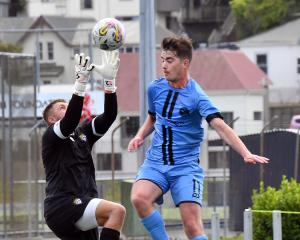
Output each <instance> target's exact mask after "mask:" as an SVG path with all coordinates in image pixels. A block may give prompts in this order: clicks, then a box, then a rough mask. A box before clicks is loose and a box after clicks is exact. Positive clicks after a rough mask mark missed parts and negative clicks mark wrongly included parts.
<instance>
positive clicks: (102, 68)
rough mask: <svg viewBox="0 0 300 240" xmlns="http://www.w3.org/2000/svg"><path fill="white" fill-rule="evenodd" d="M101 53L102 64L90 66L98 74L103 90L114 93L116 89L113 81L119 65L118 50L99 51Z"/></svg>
mask: <svg viewBox="0 0 300 240" xmlns="http://www.w3.org/2000/svg"><path fill="white" fill-rule="evenodd" d="M101 53H102V54H101V55H102V61H101V63H102V64H101V65H95V64H91V66H94V67H95V71H96V72H98V73H99V74H100V75H101V77H102V78H103V86H104V90H105V91H109V92H115V91H116V89H117V87H116V80H115V79H116V76H117V73H118V69H119V65H120V58H119V50H114V51H101Z"/></svg>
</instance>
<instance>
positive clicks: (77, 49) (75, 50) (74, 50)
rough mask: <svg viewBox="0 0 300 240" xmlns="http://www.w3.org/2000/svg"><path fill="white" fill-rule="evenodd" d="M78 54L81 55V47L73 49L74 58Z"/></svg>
mask: <svg viewBox="0 0 300 240" xmlns="http://www.w3.org/2000/svg"><path fill="white" fill-rule="evenodd" d="M76 54H80V48H79V47H75V48H73V56H75V55H76Z"/></svg>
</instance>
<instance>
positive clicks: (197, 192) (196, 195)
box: [193, 179, 201, 198]
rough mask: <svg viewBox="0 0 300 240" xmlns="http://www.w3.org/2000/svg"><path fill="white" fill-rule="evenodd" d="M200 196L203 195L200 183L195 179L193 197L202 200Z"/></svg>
mask: <svg viewBox="0 0 300 240" xmlns="http://www.w3.org/2000/svg"><path fill="white" fill-rule="evenodd" d="M200 194H201V185H200V182H199V181H198V180H196V179H193V197H194V198H200Z"/></svg>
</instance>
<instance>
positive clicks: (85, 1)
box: [81, 0, 93, 9]
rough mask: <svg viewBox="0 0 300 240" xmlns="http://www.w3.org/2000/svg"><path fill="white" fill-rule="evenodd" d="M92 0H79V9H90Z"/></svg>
mask: <svg viewBox="0 0 300 240" xmlns="http://www.w3.org/2000/svg"><path fill="white" fill-rule="evenodd" d="M92 8H93V2H92V0H81V9H92Z"/></svg>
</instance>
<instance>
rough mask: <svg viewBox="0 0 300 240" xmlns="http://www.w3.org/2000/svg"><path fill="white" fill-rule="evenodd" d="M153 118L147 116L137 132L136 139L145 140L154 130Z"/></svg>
mask: <svg viewBox="0 0 300 240" xmlns="http://www.w3.org/2000/svg"><path fill="white" fill-rule="evenodd" d="M154 123H155V117H153V116H152V115H148V116H147V118H146V120H145V122H144V124H143V125H142V127H141V128H140V129H139V130H138V132H137V134H136V137H140V138H142V139H145V138H146V137H148V136H149V135H150V134H151V133H152V132H153V130H154V127H153V126H154Z"/></svg>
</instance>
